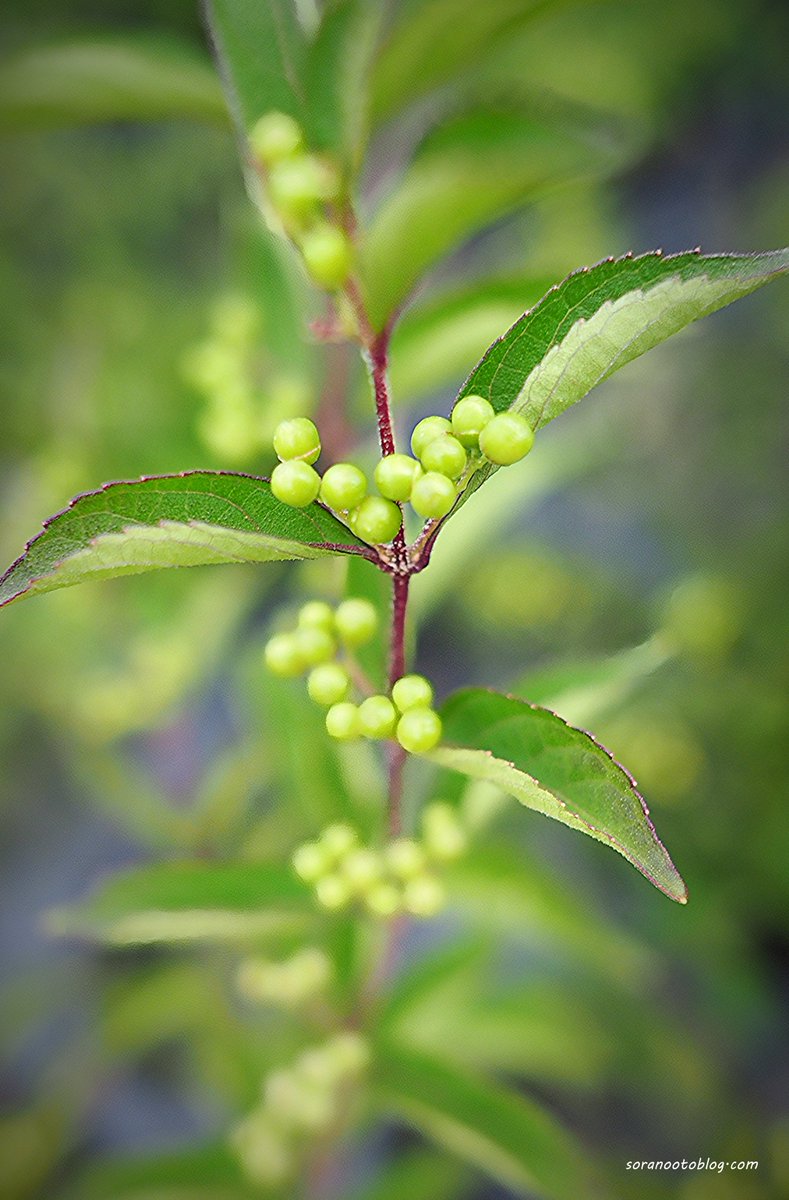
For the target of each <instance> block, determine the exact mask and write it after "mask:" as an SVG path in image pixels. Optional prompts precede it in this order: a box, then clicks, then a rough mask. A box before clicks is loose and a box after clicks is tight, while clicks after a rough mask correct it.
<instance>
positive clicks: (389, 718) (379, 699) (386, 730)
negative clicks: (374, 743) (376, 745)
mask: <svg viewBox="0 0 789 1200" xmlns="http://www.w3.org/2000/svg"><path fill="white" fill-rule="evenodd" d="M396 721H397V710H396V709H395V706H394V704H392V701H391V700H390V699H389V697H388V696H368V697H367V699H366V700H364V701H362V703H361V704H360V705H359V725H360V727H361V731H362V735H363V736H364V737H367V738H388V737H391V736H392V734H393V733H394V728H395V723H396Z"/></svg>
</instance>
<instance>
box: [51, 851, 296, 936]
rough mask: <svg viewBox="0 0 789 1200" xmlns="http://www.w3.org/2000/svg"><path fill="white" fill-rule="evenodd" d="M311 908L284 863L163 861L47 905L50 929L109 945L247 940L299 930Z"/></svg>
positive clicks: (116, 876) (117, 876)
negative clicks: (57, 905)
mask: <svg viewBox="0 0 789 1200" xmlns="http://www.w3.org/2000/svg"><path fill="white" fill-rule="evenodd" d="M310 911H311V905H310V897H309V893H308V891H307V890H306V888H304V886H303V885H302V884H300V883H299V882H298V880H297V879H296V878H295V876H294V874H293V872H292V871H290V870H289V869H288V868H287V867H285V866H282V867H274V866H272V865H270V864H263V863H228V864H223V865H221V866H214V865H210V866H209V865H204V864H202V863H194V862H184V863H177V862H176V863H173V862H167V863H159V864H156V865H155V866H145V867H138V868H135V869H133V870H130V871H126V872H124V873H123V874H119V875H115V876H113V877H112V878H111V879H110V880H109V881H108V882H106V883H103V884H100V885H99V887H98V888H97V889H96V891H94V893H93V894H92V895H91V896H89V897H88V898H87V899H86V900H84V901H82V902H81V903H79V904H76V905H72V906H70V907H69V908H62V909H55V910H54V911H52V912H51V913H50V914H49V915H48V919H47V927H48V928H49V930H50V931H51V932H52V933H56V934H61V935H69V936H77V937H85V938H90V939H91V940H95V941H99V942H103V943H105V944H109V945H113V946H142V945H155V944H157V943H160V942H161V943H165V942H166V943H172V942H176V943H178V942H182V943H183V942H195V941H246V940H249V939H255V938H260V937H265V936H273V935H278V934H284V933H294V932H298V931H299V930H300V929H302V928H303V926H304V925H305V924H306V923H307V921H308V920H309V916H310Z"/></svg>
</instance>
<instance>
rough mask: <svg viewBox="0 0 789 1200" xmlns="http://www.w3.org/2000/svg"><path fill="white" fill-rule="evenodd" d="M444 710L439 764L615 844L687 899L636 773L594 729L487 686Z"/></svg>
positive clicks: (673, 894)
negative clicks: (630, 771)
mask: <svg viewBox="0 0 789 1200" xmlns="http://www.w3.org/2000/svg"><path fill="white" fill-rule="evenodd" d="M441 716H442V720H443V722H444V744H442V745H441V746H440V747H438V748H437V749H436V750H434V751H432V752H431V754H430V755H429V756H428V757H429V758H431V759H432V760H433V761H434V762H436V763H437V764H438V765H439V766H442V767H448V768H450V769H451V770H453V771H459V772H460V773H461V774H463V775H468V776H469V777H470V778H472V779H483V780H486V781H488V782H489V783H493V784H495V785H496V786H497V787H499V788H501V789H502V791H505V792H507V793H509V794H510V795H511V796H515V798H516V799H518V800H520V801H521V803H522V804H525V805H526V806H527V807H528V808H533V809H534V810H535V811H536V812H541V813H544V814H545V816H548V817H553V818H554V820H556V821H561V822H562V823H563V824H565V825H569V826H570V828H571V829H578V830H580V831H581V832H582V833H586V834H588V835H589V836H590V837H593V838H596V839H597V841H600V842H604V843H606V845H609V846H612V847H613V849H614V850H618V851H619V853H620V854H622V855H624V857H625V858H626V859H627V860H628V862H631V863H632V864H633V866H634V867H636V868H637V869H638V870H639V871H641V873H642V874H643V875H645V876H646V878H647V879H648V880H649V881H650V883H653V884H654V885H655V887H657V888H660V890H661V891H662V892H665V894H666V895H667V896H669V897H670V898H671V899H672V900H677V901H679V902H680V903H681V904H684V903H685V902H686V900H687V889H686V887H685V884H684V883H683V881H682V879H681V878H680V876H679V874H678V873H677V869H676V867H675V866H674V864H673V863H672V861H671V859H670V858H669V856H668V853H667V851H666V849H665V847H664V846H663V844H662V842H661V841H660V839H659V838H658V836H657V834H656V833H655V829H654V826H653V825H652V822H651V821H650V819H649V812H648V810H647V807H646V805H645V804H644V801H643V799H642V797H641V796H640V794H639V793H638V791H637V790H636V786H635V782H634V780H633V779H632V778H631V776H630V775H628V774H627V772H626V771H625V770H624V768H623V767H621V766H620V765H619V763H618V762H616V761H615V759H614V758H613V757H612V756H611V755H610V754H609V752H608V751H607V750H606V749H605V748H604V747H603V746H601V745H599V743H598V742H596V741H595V740H594V738H593V737H592V736H591V734H588V733H585V732H584V731H583V730H581V729H575V728H573V726H571V725H568V724H567V723H566V722H565V721H563V720H562V718H561V717H558V716H557V715H556V714H555V713H553V712H550V711H549V710H548V709H547V708H539V707H538V706H537V705H532V704H527V703H526V702H525V701H523V700H517V699H515V697H513V696H502V695H500V694H499V693H497V692H493V691H487V690H485V689H483V688H469V689H467V690H465V691H461V692H456V693H455V694H454V695H453V696H451V697H450V698H449V699H448V700H447V702H446V704H445V705H444V708H443V710H442V713H441Z"/></svg>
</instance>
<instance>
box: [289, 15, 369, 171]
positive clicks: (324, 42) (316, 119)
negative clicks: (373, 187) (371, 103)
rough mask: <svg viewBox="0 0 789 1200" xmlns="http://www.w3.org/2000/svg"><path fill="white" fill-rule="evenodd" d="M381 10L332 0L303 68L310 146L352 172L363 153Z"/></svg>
mask: <svg viewBox="0 0 789 1200" xmlns="http://www.w3.org/2000/svg"><path fill="white" fill-rule="evenodd" d="M381 15H382V10H381V7H380V6H379V5H377V4H370V3H369V0H330V3H329V4H327V5H326V6H325V8H324V11H323V13H322V15H321V20H320V24H319V26H318V29H317V32H316V34H315V37H314V39H313V41H312V42H311V44H310V47H309V50H308V52H307V61H306V64H305V68H304V84H305V94H306V97H307V111H306V122H307V134H308V140H309V143H310V145H311V146H315V147H316V149H320V150H328V151H332V152H333V153H336V154H337V155H338V156H339V157H340V158H341V159H342V160H344V161H345V162H347V163H348V164H349V166H351V167H353V166H354V165H356V164H357V162H358V159H359V155H360V152H361V148H362V138H363V135H364V126H365V122H366V115H367V89H368V71H369V66H370V60H371V56H372V53H373V49H374V47H375V40H376V35H377V32H378V26H379V23H380V20H381Z"/></svg>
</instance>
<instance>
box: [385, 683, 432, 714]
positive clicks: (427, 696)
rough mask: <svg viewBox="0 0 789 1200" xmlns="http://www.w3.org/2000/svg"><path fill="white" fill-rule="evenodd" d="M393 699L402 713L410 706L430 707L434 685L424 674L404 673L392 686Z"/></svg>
mask: <svg viewBox="0 0 789 1200" xmlns="http://www.w3.org/2000/svg"><path fill="white" fill-rule="evenodd" d="M392 699H393V700H394V702H395V704H396V705H397V707H398V708H399V709H400V712H401V713H404V712H407V711H408V709H409V708H429V707H430V705H431V704H432V703H433V687H432V684H431V683H430V681H429V680H428V679H425V677H424V675H403V676H402V678H400V679H398V680H397V682H396V683H395V684H394V685H393V687H392Z"/></svg>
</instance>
